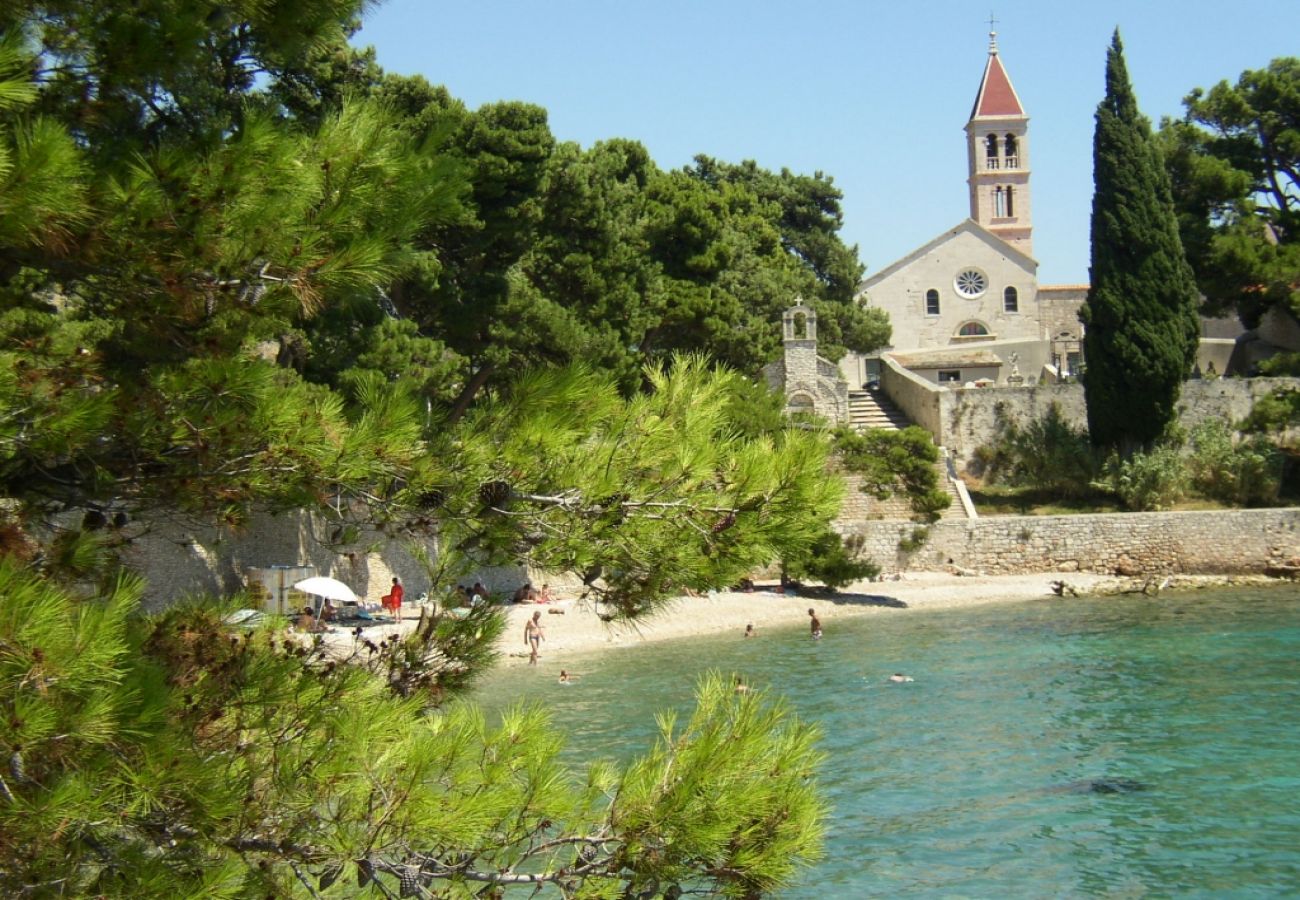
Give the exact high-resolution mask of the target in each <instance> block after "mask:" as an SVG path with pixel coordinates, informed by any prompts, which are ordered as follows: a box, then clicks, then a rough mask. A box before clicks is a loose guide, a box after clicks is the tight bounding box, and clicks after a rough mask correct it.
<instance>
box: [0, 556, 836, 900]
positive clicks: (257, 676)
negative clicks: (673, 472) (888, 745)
mask: <svg viewBox="0 0 1300 900" xmlns="http://www.w3.org/2000/svg"><path fill="white" fill-rule="evenodd" d="M138 592H139V585H138V584H136V583H133V582H130V581H123V582H119V583H118V584H116V585H115V586H114V587H113V588H112V589H111V590H109V591H108V592H107V593H106V594H104V595H103V596H102V597H98V598H94V599H90V600H76V599H74V598H72V597H70V596H68V595H67V594H65V593H63V592H62V591H60V590H59V589H57V588H55V587H54V586H53V585H51V584H50V583H49V582H46V581H43V580H41V579H39V578H36V577H33V576H32V575H31V574H30V573H26V572H22V571H20V570H18V569H16V568H15V567H14V566H12V565H11V564H10V563H9V562H7V561H3V560H0V751H3V756H4V759H3V766H2V767H0V892H3V893H4V894H5V895H6V896H95V895H100V896H114V897H128V896H129V897H158V896H203V897H231V898H234V897H248V896H277V897H295V896H302V897H311V896H324V897H349V896H358V895H370V896H385V897H392V896H404V897H405V896H435V895H436V896H447V897H470V896H483V893H482V892H483V891H485V890H486V891H488V892H489V893H490V894H492V895H494V896H502V895H503V893H502V892H504V891H506V890H511V893H512V894H513V893H516V892H518V893H520V894H521V895H522V894H523V893H526V892H532V891H534V890H537V889H545V888H547V887H551V888H553V889H556V890H558V891H559V893H560V894H561V895H563V896H571V897H617V896H626V895H627V894H628V893H631V894H634V895H635V894H638V893H640V892H642V891H645V890H652V891H653V892H654V893H655V894H656V895H660V896H670V895H671V896H680V894H681V892H683V891H704V892H707V893H710V894H712V895H715V896H733V897H752V896H758V895H759V894H762V893H766V892H768V891H770V890H772V889H773V888H775V887H778V886H779V885H780V884H782V883H783V882H785V881H786V880H788V879H789V878H790V876H791V875H792V874H793V873H794V872H795V871H796V870H797V869H798V868H799V867H800V866H802V865H806V864H807V863H808V862H810V861H811V860H813V859H815V857H816V854H817V847H818V845H819V841H820V837H821V825H820V822H821V820H822V818H823V816H824V805H823V802H822V800H821V799H820V797H819V792H818V789H817V786H816V782H815V780H814V779H813V768H814V767H815V765H816V764H817V762H818V761H819V758H820V755H819V753H818V752H817V751H816V749H815V746H814V744H815V740H816V737H817V733H816V730H815V729H813V728H811V727H809V726H807V725H804V724H802V723H800V722H799V721H798V720H797V719H795V718H794V716H793V715H791V714H790V713H789V711H788V710H786V709H785V708H784V706H783V705H782V704H781V703H780V702H777V701H773V700H771V699H769V698H768V697H766V696H764V695H763V694H761V693H751V694H744V695H740V694H737V693H736V692H735V691H733V690H732V685H731V684H730V683H729V682H728V681H727V680H726V679H723V678H722V677H721V676H718V675H713V676H710V677H707V678H706V679H704V681H703V682H702V683H701V685H700V689H699V696H698V704H697V707H696V709H695V711H694V712H693V713H692V714H691V716H690V718H689V721H687V722H686V723H685V725H680V726H679V725H678V724H677V723H676V722H675V721H674V719H673V718H672V717H671V716H665V717H664V719H663V720H662V722H661V729H662V730H661V735H660V737H659V739H658V741H657V742H656V744H655V746H654V747H653V748H652V749H650V750H649V752H648V753H646V754H645V755H644V756H642V757H640V758H639V759H636V760H634V761H632V762H631V763H630V764H629V765H628V766H627V767H626V768H623V769H619V768H617V767H614V766H611V765H608V764H603V763H598V764H595V765H593V766H591V767H590V768H588V769H587V770H586V771H584V772H573V771H570V770H568V769H566V768H565V767H563V766H562V765H561V764H560V763H559V762H558V754H559V751H560V750H561V747H562V741H561V739H560V737H559V736H558V735H557V734H556V733H555V732H554V731H553V730H552V729H551V728H550V727H549V725H548V723H547V719H546V716H545V714H544V713H542V712H541V711H539V710H537V709H527V708H524V709H516V710H514V711H512V712H509V713H507V714H506V715H505V716H503V718H502V721H501V722H500V723H499V724H489V723H487V722H486V721H485V720H484V718H483V716H482V715H481V714H480V713H479V712H478V711H477V710H475V709H474V708H472V707H469V706H464V705H452V706H450V707H448V708H445V709H443V710H440V711H437V712H432V713H424V712H423V711H422V709H423V698H422V697H419V696H412V697H406V698H403V697H400V696H398V695H396V694H394V692H392V691H391V690H390V689H389V687H388V685H387V684H386V681H387V679H386V678H384V677H381V674H382V673H380V672H374V671H372V670H370V669H368V668H367V667H366V666H365V665H348V664H341V663H340V662H339V661H337V660H335V659H332V658H330V657H329V656H328V655H327V654H325V653H323V652H321V650H320V648H319V647H312V646H305V645H303V644H302V643H301V642H300V641H298V640H293V639H288V638H286V637H285V636H284V635H283V634H278V633H276V632H274V631H243V632H239V633H235V632H232V630H231V629H230V628H229V627H227V626H225V625H223V624H222V621H221V618H220V614H219V611H217V610H215V609H214V608H213V607H211V606H199V605H191V606H182V607H176V608H173V609H172V610H169V611H168V612H167V613H166V614H165V615H163V616H161V617H158V618H152V619H146V618H142V617H138V616H135V615H133V614H132V611H133V608H134V605H135V600H136V597H137V596H138ZM359 652H360V653H361V654H362V655H363V656H364V655H365V653H366V651H365V650H364V649H363V650H360V651H359ZM652 885H653V886H654V887H653V888H651V886H652Z"/></svg>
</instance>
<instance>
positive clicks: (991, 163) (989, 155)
mask: <svg viewBox="0 0 1300 900" xmlns="http://www.w3.org/2000/svg"><path fill="white" fill-rule="evenodd" d="M984 157H985V159H986V160H987V162H988V167H989V168H990V169H996V168H997V167H998V136H997V135H996V134H990V135H989V136H988V137H986V138H985V139H984Z"/></svg>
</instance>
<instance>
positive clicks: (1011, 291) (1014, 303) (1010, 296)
mask: <svg viewBox="0 0 1300 900" xmlns="http://www.w3.org/2000/svg"><path fill="white" fill-rule="evenodd" d="M1002 308H1003V309H1004V310H1006V311H1007V312H1020V294H1019V292H1018V291H1016V289H1015V288H1013V287H1008V288H1007V289H1006V290H1005V291H1003V292H1002Z"/></svg>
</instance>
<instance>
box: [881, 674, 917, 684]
mask: <svg viewBox="0 0 1300 900" xmlns="http://www.w3.org/2000/svg"><path fill="white" fill-rule="evenodd" d="M914 680H915V679H914V678H912V676H911V675H904V674H903V673H902V672H895V673H894V674H893V675H890V676H889V678H887V679H886V681H892V682H894V683H895V684H901V683H903V682H905V681H914Z"/></svg>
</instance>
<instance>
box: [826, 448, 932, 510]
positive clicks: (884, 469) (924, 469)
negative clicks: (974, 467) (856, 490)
mask: <svg viewBox="0 0 1300 900" xmlns="http://www.w3.org/2000/svg"><path fill="white" fill-rule="evenodd" d="M835 450H836V454H837V459H838V460H839V462H840V464H841V465H842V466H843V467H844V469H845V471H848V472H853V473H855V474H858V475H861V476H862V491H863V493H867V494H871V495H873V496H875V497H876V498H878V499H881V500H883V499H885V498H886V497H889V496H891V495H892V494H894V493H898V492H902V493H903V494H905V495H906V496H907V499H908V502H909V504H910V505H911V507H912V512H913V514H914V515H915V516H916V518H917V519H918V520H919V521H922V522H934V521H937V520H938V518H939V514H940V513H942V512H943V511H944V510H945V509H947V508H948V504H949V503H950V502H951V501H952V498H951V497H949V496H948V494H946V493H945V492H944V491H943V490H942V489H941V488H940V487H939V472H938V470H937V469H936V468H935V466H936V464H937V463H938V462H939V448H938V447H936V446H935V445H934V439H933V438H931V437H930V433H929V432H928V431H926V430H925V429H924V428H921V427H920V426H918V425H909V426H908V427H907V428H904V429H903V430H901V431H886V430H885V429H872V430H869V431H864V432H860V433H859V432H854V431H849V430H848V429H840V430H838V431H836V432H835Z"/></svg>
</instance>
